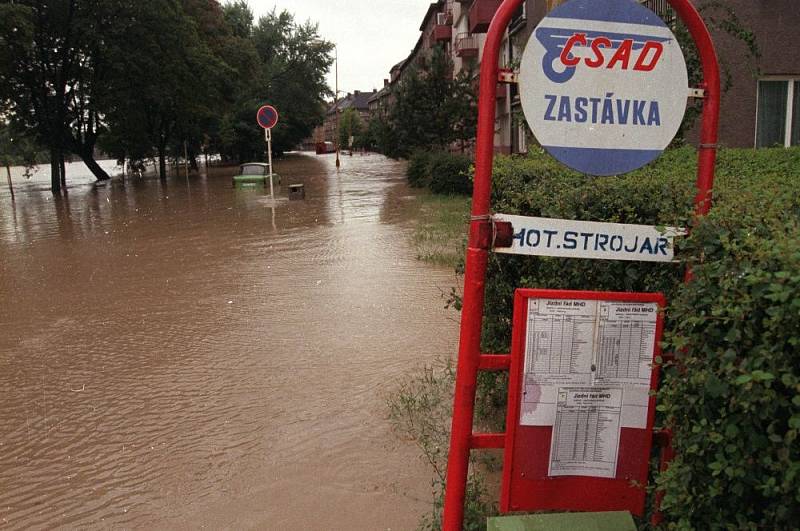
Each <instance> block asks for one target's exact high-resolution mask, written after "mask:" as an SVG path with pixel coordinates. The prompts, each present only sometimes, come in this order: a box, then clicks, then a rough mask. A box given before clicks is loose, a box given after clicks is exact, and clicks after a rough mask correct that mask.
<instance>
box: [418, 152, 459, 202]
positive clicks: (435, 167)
mask: <svg viewBox="0 0 800 531" xmlns="http://www.w3.org/2000/svg"><path fill="white" fill-rule="evenodd" d="M471 166H472V160H471V159H470V158H469V157H467V156H465V155H459V154H454V153H446V152H436V151H433V152H432V151H415V152H414V153H413V154H412V155H411V157H410V158H409V160H408V168H407V170H406V174H407V176H408V183H409V184H410V185H411V186H412V187H415V188H429V189H430V190H431V192H433V193H436V194H444V195H470V194H472V180H471V172H470V167H471Z"/></svg>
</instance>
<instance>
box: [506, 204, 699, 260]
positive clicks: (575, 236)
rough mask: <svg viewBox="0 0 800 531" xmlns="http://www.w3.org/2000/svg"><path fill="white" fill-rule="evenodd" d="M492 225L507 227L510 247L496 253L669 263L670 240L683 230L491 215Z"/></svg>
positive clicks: (671, 249)
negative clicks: (510, 229) (511, 231)
mask: <svg viewBox="0 0 800 531" xmlns="http://www.w3.org/2000/svg"><path fill="white" fill-rule="evenodd" d="M493 218H494V220H495V221H505V222H509V223H511V225H512V227H513V229H514V237H513V241H512V245H511V247H505V248H503V247H497V248H495V249H494V251H495V252H496V253H505V254H526V255H533V256H557V257H562V258H593V259H596V260H631V261H639V262H672V261H673V260H674V258H675V252H674V251H675V249H674V239H675V237H676V236H684V235H686V230H685V229H679V228H675V227H654V226H649V225H623V224H619V223H600V222H594V221H572V220H567V219H553V218H533V217H526V216H512V215H508V214H495V215H494V216H493Z"/></svg>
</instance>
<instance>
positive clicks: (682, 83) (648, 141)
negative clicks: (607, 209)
mask: <svg viewBox="0 0 800 531" xmlns="http://www.w3.org/2000/svg"><path fill="white" fill-rule="evenodd" d="M519 83H520V98H521V102H522V109H523V111H524V113H525V117H526V118H527V121H528V124H529V125H530V127H531V130H532V131H533V134H534V135H535V136H536V139H537V140H538V141H539V143H540V144H541V145H542V146H543V147H544V148H545V149H546V150H547V151H548V152H549V153H550V154H551V155H553V156H554V157H555V158H556V159H558V160H559V161H561V162H562V163H564V164H566V165H567V166H569V167H571V168H573V169H576V170H578V171H580V172H582V173H587V174H590V175H617V174H621V173H627V172H629V171H633V170H635V169H636V168H640V167H641V166H644V165H645V164H647V163H648V162H651V161H652V160H654V159H655V158H656V157H658V156H659V155H660V154H661V153H662V152H663V151H664V149H665V148H666V147H667V146H668V145H669V144H670V142H671V141H672V139H673V138H674V137H675V134H676V133H677V132H678V129H679V127H680V125H681V122H682V121H683V116H684V114H685V112H686V102H687V97H688V86H689V81H688V74H687V71H686V61H685V59H684V57H683V52H682V51H681V48H680V46H679V44H678V41H677V39H676V38H675V35H674V34H673V33H672V31H670V29H669V28H668V27H667V26H666V25H665V24H664V22H663V21H662V20H661V19H660V18H659V17H658V16H657V15H656V14H655V13H653V12H652V11H651V10H649V9H647V8H646V7H643V6H642V5H640V4H639V3H638V2H636V1H635V0H570V1H568V2H566V3H564V4H562V5H561V6H559V7H557V8H556V9H554V10H553V11H551V12H550V14H549V15H548V16H547V17H545V18H544V19H543V20H542V22H541V23H540V24H539V26H537V28H536V29H535V30H534V32H533V34H532V35H531V39H530V41H529V43H528V46H527V48H526V49H525V52H524V54H523V57H522V63H521V65H520V81H519Z"/></svg>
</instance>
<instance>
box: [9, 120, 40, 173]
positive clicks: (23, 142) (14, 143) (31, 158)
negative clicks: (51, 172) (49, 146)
mask: <svg viewBox="0 0 800 531" xmlns="http://www.w3.org/2000/svg"><path fill="white" fill-rule="evenodd" d="M37 159H39V153H38V150H37V147H36V145H35V144H34V143H33V142H31V140H30V139H29V138H27V137H25V136H24V135H18V134H17V133H16V132H15V131H14V130H13V129H12V127H11V125H10V124H6V123H3V122H2V121H0V166H26V167H31V166H34V165H35V164H36V162H37Z"/></svg>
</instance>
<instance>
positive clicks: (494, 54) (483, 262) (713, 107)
mask: <svg viewBox="0 0 800 531" xmlns="http://www.w3.org/2000/svg"><path fill="white" fill-rule="evenodd" d="M523 1H524V0H504V1H503V3H502V4H501V5H500V7H499V8H498V10H497V13H495V16H494V18H493V19H492V23H491V24H490V26H489V31H488V34H487V36H486V43H485V46H484V50H483V60H482V63H481V74H480V90H479V99H478V135H477V143H476V150H475V185H474V191H473V195H472V219H471V222H470V228H469V238H468V242H467V253H466V269H465V272H464V298H463V309H462V313H461V332H460V334H461V335H460V340H459V347H458V367H457V371H456V386H455V397H454V400H453V421H452V430H451V438H450V453H449V455H448V461H447V483H446V485H447V489H446V492H445V505H444V517H443V529H444V530H445V531H458V530H459V529H461V526H462V522H463V517H464V494H465V490H466V484H467V475H468V472H469V455H470V450H471V449H472V448H474V447H475V446H473V445H474V444H477V443H479V442H482V440H481V439H480V438H476V437H477V436H476V435H474V434H473V431H472V429H473V426H472V419H473V415H474V411H475V389H476V385H477V375H478V370H479V369H481V368H486V369H494V370H497V369H498V367H497V365H498V364H495V363H494V361H491V362H490V361H487V358H486V357H484V356H482V355H481V351H480V344H481V324H482V321H483V307H484V287H485V279H486V267H487V263H488V258H489V249H490V246H491V240H492V227H491V220H490V217H489V216H490V193H491V183H492V179H491V177H492V163H493V156H494V129H495V110H496V108H495V105H496V101H495V98H496V94H497V91H496V85H497V83H498V75H499V68H498V63H499V56H500V46H501V43H502V40H503V36H504V34H505V32H506V29H507V28H508V25H509V23H510V21H511V18H512V16H513V14H514V12H515V11H516V10H517V8H518V7H519V6H520V5H521V4H522V2H523ZM669 3H670V5H672V7H673V8H674V9H675V12H676V13H677V14H678V16H679V17H680V18H681V19H682V20H683V22H684V23H685V24H686V26H687V28H688V29H689V32H690V34H691V35H692V38H693V39H694V41H695V43H696V45H697V49H698V51H699V53H700V60H701V64H702V67H703V77H704V80H703V83H702V85H701V87H700V88H703V89H704V90H705V99H704V103H703V116H702V123H701V134H700V151H699V156H698V166H697V196H696V198H695V204H696V210H695V212H696V215H697V216H698V217H700V216H703V215H705V214H706V213H707V212H708V211H709V209H710V208H711V201H712V196H711V191H712V189H713V183H714V166H715V163H716V152H717V139H718V125H719V105H720V75H719V63H718V61H717V54H716V51H715V49H714V44H713V42H712V39H711V35H710V33H709V31H708V28H707V26H706V25H705V22H703V19H702V17H701V16H700V14H699V13H698V11H697V9H696V8H695V7H694V5H693V4H692V2H691V1H690V0H669ZM690 278H691V273H690V272H687V280H688V279H690ZM496 435H499V434H496ZM482 447H484V448H485V447H486V446H482Z"/></svg>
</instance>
